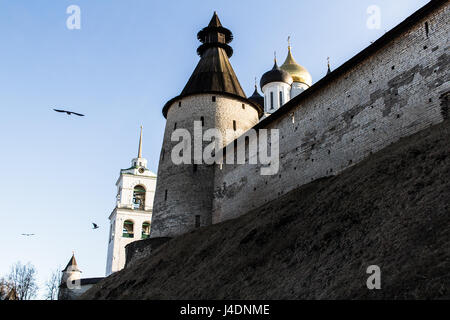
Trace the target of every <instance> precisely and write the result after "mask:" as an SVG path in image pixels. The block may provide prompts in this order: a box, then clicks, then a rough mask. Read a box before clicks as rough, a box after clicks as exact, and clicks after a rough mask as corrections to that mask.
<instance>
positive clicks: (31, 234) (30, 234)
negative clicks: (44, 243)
mask: <svg viewBox="0 0 450 320" xmlns="http://www.w3.org/2000/svg"><path fill="white" fill-rule="evenodd" d="M22 235H23V236H26V237H29V236H34V233H22Z"/></svg>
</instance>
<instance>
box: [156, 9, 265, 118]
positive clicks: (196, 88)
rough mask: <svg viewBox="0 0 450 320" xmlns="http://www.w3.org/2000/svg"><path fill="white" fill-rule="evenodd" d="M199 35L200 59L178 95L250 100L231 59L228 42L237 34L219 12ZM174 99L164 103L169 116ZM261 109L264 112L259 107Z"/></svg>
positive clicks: (231, 52)
mask: <svg viewBox="0 0 450 320" xmlns="http://www.w3.org/2000/svg"><path fill="white" fill-rule="evenodd" d="M197 38H198V40H199V41H200V42H201V43H202V44H201V45H200V47H198V49H197V53H198V54H199V56H200V61H199V62H198V64H197V67H196V68H195V70H194V72H193V73H192V75H191V77H190V78H189V80H188V82H187V84H186V86H185V87H184V89H183V91H182V92H181V94H180V96H178V97H176V98H174V99H179V98H180V97H184V96H188V95H192V94H198V93H223V94H228V95H232V96H235V97H238V98H241V99H245V100H246V101H248V100H247V96H246V95H245V93H244V90H242V87H241V84H240V83H239V80H238V78H237V76H236V74H235V72H234V70H233V67H232V66H231V63H230V60H229V58H230V57H231V55H232V54H233V49H232V48H231V47H230V46H229V45H228V43H230V42H231V41H232V40H233V35H232V33H231V31H230V30H228V29H226V28H224V27H223V26H222V23H221V22H220V20H219V17H218V15H217V13H216V12H214V14H213V17H212V19H211V21H210V22H209V24H208V26H207V27H205V28H203V29H202V30H201V31H200V32H199V33H198V34H197ZM174 99H171V100H170V101H168V102H167V103H166V105H165V106H164V108H163V115H164V116H165V117H166V116H167V111H168V108H169V107H170V105H171V103H172V102H173V100H174ZM255 107H256V106H255ZM258 111H259V112H260V113H262V110H259V108H258Z"/></svg>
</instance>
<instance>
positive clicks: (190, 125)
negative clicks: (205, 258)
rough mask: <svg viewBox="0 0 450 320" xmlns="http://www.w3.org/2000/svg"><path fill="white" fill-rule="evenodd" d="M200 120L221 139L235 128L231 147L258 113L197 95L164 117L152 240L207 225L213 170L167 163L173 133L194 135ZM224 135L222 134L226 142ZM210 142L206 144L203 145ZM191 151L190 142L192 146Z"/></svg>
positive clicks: (246, 105) (227, 99) (223, 99)
mask: <svg viewBox="0 0 450 320" xmlns="http://www.w3.org/2000/svg"><path fill="white" fill-rule="evenodd" d="M202 118H203V121H204V126H203V131H205V130H206V129H209V128H217V129H219V130H220V131H221V132H222V134H223V135H224V133H225V131H226V130H231V131H234V130H233V127H235V128H236V135H234V136H230V137H228V138H227V140H226V141H225V142H224V144H227V143H229V142H230V141H232V140H234V139H235V138H236V137H237V136H238V132H242V131H245V130H248V129H249V128H251V127H253V126H254V125H256V124H257V123H258V112H257V110H256V109H255V108H254V107H253V106H251V105H250V104H249V103H245V102H243V99H237V98H236V99H235V98H233V97H230V96H229V95H220V94H198V95H191V96H187V97H183V98H181V99H180V100H179V101H174V102H173V104H172V105H171V106H170V108H169V111H168V113H167V122H166V129H165V133H164V141H163V146H162V150H161V156H160V162H159V167H158V180H157V185H156V192H155V201H154V208H153V220H152V228H151V235H150V236H151V237H152V238H155V237H173V236H176V235H180V234H183V233H185V232H187V231H190V230H192V229H194V228H195V227H196V216H199V220H200V221H199V222H200V226H205V225H210V224H211V219H212V218H211V212H212V201H213V192H214V166H210V165H200V164H199V165H197V166H196V167H195V168H194V166H193V164H190V165H188V164H180V165H175V164H174V163H173V161H172V159H171V152H172V148H173V147H174V146H175V145H177V144H178V142H171V136H172V133H173V132H174V130H176V129H186V130H188V131H189V132H190V134H191V137H193V135H194V132H193V131H194V121H200V120H201V119H202ZM225 137H226V136H225V135H224V138H225ZM209 143H210V142H205V143H204V144H203V146H206V145H208V144H209ZM191 145H192V151H194V146H193V139H192V141H191Z"/></svg>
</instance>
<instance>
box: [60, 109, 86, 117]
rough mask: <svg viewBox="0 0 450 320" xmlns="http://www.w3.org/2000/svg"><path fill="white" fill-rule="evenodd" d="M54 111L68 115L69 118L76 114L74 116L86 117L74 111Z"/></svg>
mask: <svg viewBox="0 0 450 320" xmlns="http://www.w3.org/2000/svg"><path fill="white" fill-rule="evenodd" d="M53 110H55V111H56V112H62V113H67V114H68V115H69V116H70V115H71V114H74V115H76V116H79V117H84V114H81V113H77V112H73V111H67V110H61V109H53Z"/></svg>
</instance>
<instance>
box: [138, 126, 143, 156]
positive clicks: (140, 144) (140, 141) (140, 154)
mask: <svg viewBox="0 0 450 320" xmlns="http://www.w3.org/2000/svg"><path fill="white" fill-rule="evenodd" d="M138 158H142V126H141V135H140V136H139V150H138Z"/></svg>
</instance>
